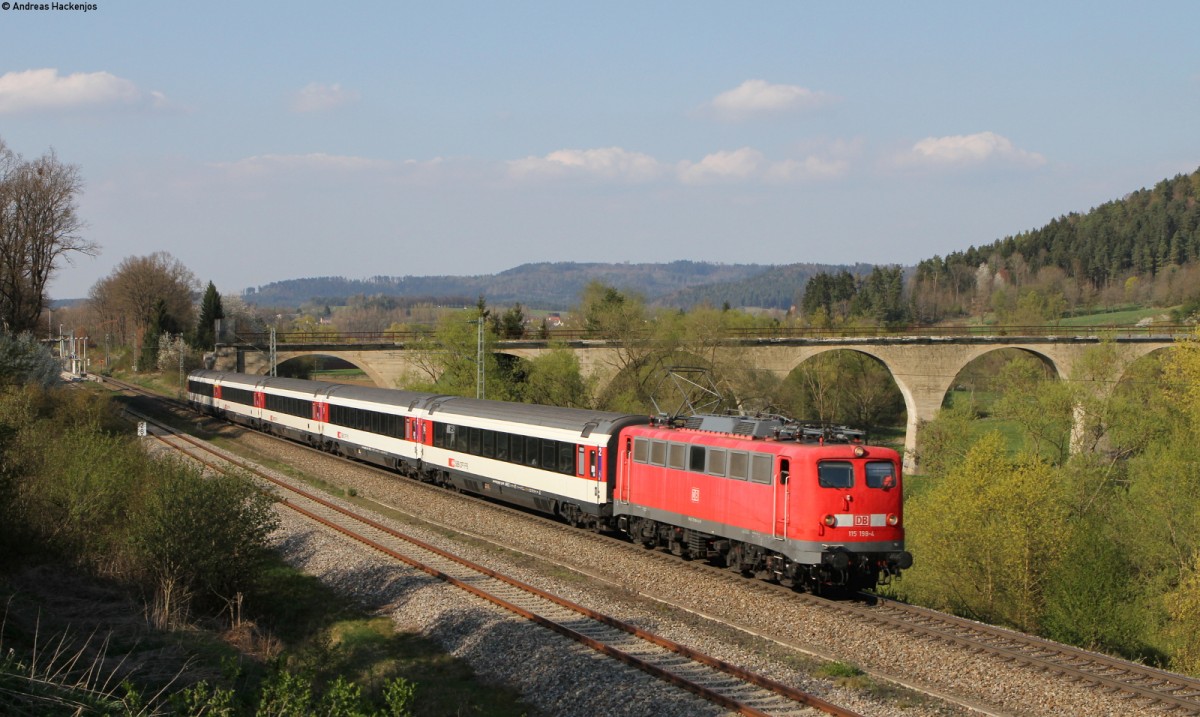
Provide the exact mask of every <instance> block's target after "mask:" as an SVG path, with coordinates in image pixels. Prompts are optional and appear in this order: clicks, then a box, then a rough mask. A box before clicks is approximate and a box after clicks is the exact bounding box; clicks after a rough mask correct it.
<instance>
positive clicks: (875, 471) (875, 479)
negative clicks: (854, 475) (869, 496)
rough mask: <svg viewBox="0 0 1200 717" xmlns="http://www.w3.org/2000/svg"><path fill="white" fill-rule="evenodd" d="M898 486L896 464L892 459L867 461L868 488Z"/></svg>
mask: <svg viewBox="0 0 1200 717" xmlns="http://www.w3.org/2000/svg"><path fill="white" fill-rule="evenodd" d="M895 486H896V466H895V465H893V464H892V463H891V461H886V462H885V461H871V462H870V463H867V487H868V488H894V487H895Z"/></svg>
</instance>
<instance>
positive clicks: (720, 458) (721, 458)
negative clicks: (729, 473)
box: [708, 448, 725, 476]
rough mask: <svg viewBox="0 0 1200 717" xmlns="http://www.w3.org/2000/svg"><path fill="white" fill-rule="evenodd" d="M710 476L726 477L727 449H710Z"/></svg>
mask: <svg viewBox="0 0 1200 717" xmlns="http://www.w3.org/2000/svg"><path fill="white" fill-rule="evenodd" d="M708 474H709V475H710V476H724V475H725V449H724V448H710V449H708Z"/></svg>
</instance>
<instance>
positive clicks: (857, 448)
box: [854, 446, 867, 458]
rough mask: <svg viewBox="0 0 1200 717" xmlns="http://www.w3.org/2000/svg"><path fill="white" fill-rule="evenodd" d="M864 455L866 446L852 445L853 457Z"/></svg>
mask: <svg viewBox="0 0 1200 717" xmlns="http://www.w3.org/2000/svg"><path fill="white" fill-rule="evenodd" d="M865 455H867V449H866V448H863V447H862V446H855V447H854V457H855V458H862V457H863V456H865Z"/></svg>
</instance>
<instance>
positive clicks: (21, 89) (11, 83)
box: [0, 68, 166, 114]
mask: <svg viewBox="0 0 1200 717" xmlns="http://www.w3.org/2000/svg"><path fill="white" fill-rule="evenodd" d="M165 100H166V98H165V97H163V96H162V94H161V93H158V92H154V93H151V94H150V97H149V98H147V96H146V95H145V94H144V93H143V92H142V91H141V90H139V89H138V88H137V85H135V84H134V83H133V82H131V81H129V80H126V79H123V78H120V77H117V76H116V75H113V74H111V73H108V72H87V73H84V72H77V73H75V74H72V75H65V76H59V74H58V70H57V69H54V68H45V69H41V70H25V71H23V72H7V73H5V74H4V75H0V114H12V113H17V112H33V111H39V110H66V109H74V108H79V107H98V106H105V105H137V104H140V103H143V102H147V103H149V104H150V105H151V106H154V107H161V106H162V105H163V104H165Z"/></svg>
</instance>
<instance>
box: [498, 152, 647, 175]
mask: <svg viewBox="0 0 1200 717" xmlns="http://www.w3.org/2000/svg"><path fill="white" fill-rule="evenodd" d="M508 171H509V174H510V175H511V176H513V177H517V178H525V177H539V176H541V177H566V176H590V177H597V178H601V179H611V180H621V181H628V182H643V181H648V180H651V179H655V178H656V177H658V176H660V175H661V174H662V173H663V166H662V165H661V164H660V163H659V161H658V160H656V159H655V158H653V157H651V156H649V155H647V154H642V153H641V152H631V151H629V150H627V149H621V148H620V147H605V148H602V149H560V150H558V151H556V152H551V153H550V154H547V155H546V156H545V157H525V158H524V159H517V160H513V161H511V162H509V163H508Z"/></svg>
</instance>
